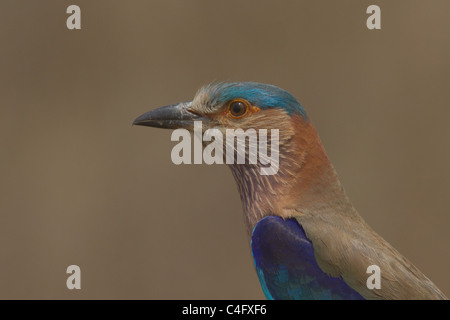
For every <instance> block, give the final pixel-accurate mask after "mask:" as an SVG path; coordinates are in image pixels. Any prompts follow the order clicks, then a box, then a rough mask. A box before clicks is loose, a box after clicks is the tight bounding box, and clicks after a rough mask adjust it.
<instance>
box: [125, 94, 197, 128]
mask: <svg viewBox="0 0 450 320" xmlns="http://www.w3.org/2000/svg"><path fill="white" fill-rule="evenodd" d="M191 107H192V101H190V102H181V103H177V104H172V105H170V106H165V107H161V108H158V109H155V110H151V111H149V112H146V113H144V114H143V115H141V116H139V117H138V118H136V120H134V122H133V125H138V126H147V127H155V128H166V129H178V128H184V129H188V130H189V129H191V130H193V128H194V121H202V120H206V119H205V118H203V117H201V116H199V115H197V114H195V113H193V112H192V111H191Z"/></svg>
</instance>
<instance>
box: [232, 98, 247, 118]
mask: <svg viewBox="0 0 450 320" xmlns="http://www.w3.org/2000/svg"><path fill="white" fill-rule="evenodd" d="M228 112H229V113H230V114H231V116H232V117H234V118H242V117H243V116H245V115H246V114H247V112H248V105H247V104H246V103H245V102H243V101H240V100H236V101H233V102H231V103H230V105H229V107H228Z"/></svg>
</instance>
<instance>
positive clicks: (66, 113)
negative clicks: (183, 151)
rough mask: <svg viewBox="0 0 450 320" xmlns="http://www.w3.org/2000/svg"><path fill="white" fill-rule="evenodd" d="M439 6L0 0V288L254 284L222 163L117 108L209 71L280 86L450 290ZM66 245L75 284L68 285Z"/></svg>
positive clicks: (177, 88)
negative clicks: (75, 16) (73, 14)
mask: <svg viewBox="0 0 450 320" xmlns="http://www.w3.org/2000/svg"><path fill="white" fill-rule="evenodd" d="M70 4H77V5H79V6H80V7H81V24H82V29H81V30H78V31H77V30H74V31H70V30H68V29H67V28H66V19H67V17H68V16H69V15H68V14H66V8H67V7H68V6H69V5H70ZM370 4H378V5H379V6H380V7H381V19H382V22H381V23H382V29H381V30H378V31H370V30H368V29H367V28H366V19H367V17H368V15H367V14H366V13H365V12H366V8H367V7H368V6H369V5H370ZM449 12H450V2H449V1H447V0H442V1H438V0H433V1H427V2H424V1H411V0H408V1H395V3H391V1H332V0H330V1H320V2H318V1H257V0H251V1H237V0H232V1H230V0H228V1H207V0H204V1H198V0H190V1H185V0H178V1H173V0H171V1H162V0H161V1H135V0H133V1H106V0H102V1H100V0H98V1H80V0H77V1H75V0H74V1H61V0H53V1H49V0H45V1H44V0H42V1H31V0H29V1H18V0H14V1H12V0H10V1H7V0H3V1H1V2H0V44H1V51H0V57H1V59H0V136H1V149H0V150H1V158H0V159H1V160H0V161H1V162H0V164H1V165H0V174H1V175H0V177H1V180H0V298H2V299H13V298H24V299H30V298H34V299H48V298H57V299H107V298H111V299H132V298H133V299H183V298H186V299H190V298H192V299H258V298H264V296H263V293H262V291H261V289H260V285H259V282H258V279H257V276H256V274H255V272H254V268H253V260H252V258H251V253H250V248H249V243H248V239H247V236H246V232H245V229H244V224H243V216H242V211H241V204H240V200H239V196H238V193H237V188H236V187H235V185H234V180H233V178H232V176H231V174H230V172H229V170H228V168H226V166H207V165H191V166H189V165H184V166H176V165H174V164H172V162H171V160H170V151H171V148H172V147H173V145H174V144H175V143H173V142H171V141H170V131H164V130H158V129H151V128H143V127H132V126H131V123H132V121H133V120H134V119H135V118H136V117H137V116H138V115H140V114H142V113H143V112H146V111H148V110H150V109H153V108H155V107H158V106H162V105H166V104H170V103H174V102H179V101H186V100H189V99H191V98H192V97H193V95H194V94H195V92H196V90H197V89H198V88H199V87H200V86H201V85H204V84H207V83H209V82H211V81H213V80H230V81H258V82H266V83H271V84H274V85H278V86H280V87H282V88H285V89H287V90H289V91H290V92H291V93H293V94H294V95H295V96H296V97H297V98H298V99H299V101H300V102H301V103H302V105H303V106H304V107H305V109H306V110H307V112H308V113H309V115H310V117H311V118H312V120H313V122H314V123H315V125H316V127H317V129H318V131H319V133H320V135H321V138H322V140H323V143H324V145H325V148H326V149H327V152H328V155H329V156H330V158H331V160H332V161H333V163H334V165H335V167H336V169H337V171H338V173H339V175H340V177H341V181H342V182H343V184H344V186H345V188H346V190H347V192H348V194H349V196H350V198H351V199H352V201H353V202H354V204H355V206H356V207H357V209H358V210H359V211H360V213H361V215H362V216H363V217H364V219H366V220H367V221H368V223H369V224H370V225H371V226H372V227H373V228H374V229H375V230H376V231H377V232H378V233H379V234H380V235H381V236H383V237H384V238H385V239H386V240H388V241H389V242H390V243H391V244H392V245H394V247H396V248H397V249H398V250H399V251H400V252H402V253H403V254H404V255H405V256H407V257H408V258H409V259H410V260H411V261H412V262H413V263H415V264H416V266H417V267H419V269H421V270H422V271H423V272H424V273H425V274H426V275H427V276H428V277H429V278H430V279H431V280H433V281H434V282H435V283H436V284H437V285H438V286H439V287H440V288H441V289H442V290H443V291H444V292H445V293H446V294H447V295H449V294H450V281H449V277H448V272H449V270H450V255H449V252H450V251H449V244H450V232H449V231H448V229H449V227H450V205H449V201H448V198H449V193H450V166H449V163H450V126H449V117H450V90H449V88H450V59H449V57H450V32H449V31H450V16H449ZM71 264H76V265H79V266H80V267H81V287H82V289H81V290H73V291H70V290H68V289H67V288H66V278H67V277H68V275H67V274H66V273H65V271H66V268H67V266H69V265H71Z"/></svg>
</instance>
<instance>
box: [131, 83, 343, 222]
mask: <svg viewBox="0 0 450 320" xmlns="http://www.w3.org/2000/svg"><path fill="white" fill-rule="evenodd" d="M196 121H201V122H202V130H203V131H206V130H208V129H218V130H220V131H221V132H222V133H223V134H224V135H225V134H226V130H227V129H242V130H244V131H245V130H248V129H255V131H258V130H260V129H266V130H267V131H268V132H270V130H272V129H278V132H279V136H278V137H277V140H278V141H277V143H278V145H279V158H280V163H279V166H280V167H279V170H278V171H277V174H275V175H273V176H262V175H260V174H259V171H258V170H255V167H258V165H253V166H252V165H248V164H243V165H239V164H232V165H230V167H231V168H232V173H233V176H234V178H235V180H236V182H237V184H238V188H239V191H240V196H241V200H242V203H243V206H244V211H245V212H246V213H247V215H246V216H247V225H248V228H249V230H251V229H252V227H253V226H254V224H255V223H256V221H257V220H258V219H260V218H261V217H263V216H264V215H267V214H277V212H278V215H280V216H283V214H282V213H281V211H283V208H282V207H283V206H286V205H288V206H290V207H293V206H296V204H293V203H292V201H297V200H298V198H299V197H298V193H305V192H306V190H307V189H308V190H312V192H313V193H315V192H317V184H315V182H314V180H317V179H316V177H318V178H319V179H321V178H323V175H322V174H321V171H324V170H322V167H324V168H325V167H326V168H327V172H328V171H330V170H329V168H330V166H331V165H329V161H328V159H327V157H326V155H325V152H324V150H323V148H322V144H321V142H320V140H319V138H318V135H317V133H316V131H315V129H314V127H313V126H312V124H311V122H310V121H309V119H308V116H307V115H306V112H305V110H304V109H303V107H302V106H301V105H300V103H299V102H298V101H297V99H296V98H295V97H294V96H292V95H291V94H290V93H288V92H287V91H285V90H283V89H281V88H279V87H276V86H273V85H269V84H262V83H255V82H236V83H222V82H221V83H213V84H210V85H207V86H205V87H203V88H201V89H200V90H199V91H198V92H197V94H196V95H195V97H194V99H193V100H192V101H189V102H182V103H177V104H173V105H169V106H166V107H161V108H157V109H154V110H151V111H149V112H147V113H144V114H142V115H141V116H139V117H138V118H137V119H136V120H135V121H134V123H133V124H135V125H140V126H149V127H158V128H168V129H179V128H183V129H187V130H190V131H193V130H194V123H195V122H196ZM267 139H268V140H269V141H268V143H269V144H271V143H272V141H271V140H270V136H269V135H268V136H267ZM308 161H309V164H310V165H309V166H307V165H306V164H307V163H308ZM331 171H332V173H331V175H333V173H334V170H331ZM328 175H329V174H328ZM319 184H320V183H319ZM293 199H295V200H293Z"/></svg>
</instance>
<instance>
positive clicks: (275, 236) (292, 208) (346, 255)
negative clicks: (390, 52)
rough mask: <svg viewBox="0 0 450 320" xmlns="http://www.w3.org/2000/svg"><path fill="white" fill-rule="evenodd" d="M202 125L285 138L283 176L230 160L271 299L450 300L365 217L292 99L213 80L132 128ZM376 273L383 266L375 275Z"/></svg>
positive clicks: (257, 86)
mask: <svg viewBox="0 0 450 320" xmlns="http://www.w3.org/2000/svg"><path fill="white" fill-rule="evenodd" d="M197 121H201V123H202V130H203V132H205V131H206V130H208V129H215V130H219V131H220V132H222V133H223V134H226V132H227V130H229V129H235V130H237V129H242V130H249V129H255V130H261V129H265V130H277V132H278V135H277V136H276V137H277V140H276V141H275V139H273V138H272V136H271V137H270V138H268V143H269V144H275V143H276V144H277V146H278V154H279V164H278V168H277V169H278V170H277V172H276V173H275V174H272V175H263V174H261V171H260V169H261V168H262V167H263V166H264V164H263V163H261V161H259V162H256V163H248V161H246V162H245V163H236V162H232V163H229V164H228V163H227V166H228V167H229V168H230V169H231V172H232V175H233V177H234V179H235V181H236V183H237V187H238V192H239V195H240V199H241V202H242V207H243V212H244V221H245V225H246V229H247V233H248V238H249V241H250V244H251V245H250V246H251V253H252V257H253V261H254V266H255V271H256V274H257V276H258V279H259V282H260V285H261V288H262V291H263V292H264V295H265V296H266V298H267V299H270V300H435V299H438V300H446V299H447V297H446V296H445V295H444V293H443V292H442V291H441V290H439V288H438V287H437V286H436V285H435V284H434V283H433V282H432V281H431V280H430V279H428V278H427V277H426V276H425V275H424V274H423V273H422V272H421V271H420V270H419V269H418V268H416V267H415V266H414V265H413V264H412V263H411V262H410V261H409V260H408V259H407V258H405V257H404V256H403V255H402V254H400V253H399V252H398V251H397V250H396V249H395V248H394V247H392V246H391V245H390V244H389V243H388V242H387V241H386V240H384V239H383V238H382V237H381V236H379V235H378V234H377V233H376V232H375V231H374V230H373V229H372V228H371V227H370V226H369V225H368V224H367V223H366V222H365V220H364V219H363V218H362V217H361V215H360V214H359V213H358V212H357V210H356V209H355V207H354V206H353V204H352V203H351V201H350V200H349V198H348V196H347V194H346V192H345V190H344V188H343V186H342V184H341V182H340V181H339V178H338V175H337V173H336V170H335V168H334V167H333V165H332V163H331V162H330V160H329V158H328V156H327V154H326V152H325V149H324V147H323V144H322V142H321V140H320V138H319V135H318V132H317V130H316V129H315V127H314V126H313V124H312V121H311V119H310V118H309V117H308V115H307V113H306V111H305V109H304V108H303V106H302V105H301V104H300V103H299V102H298V100H297V99H296V98H295V97H294V96H293V95H292V94H291V93H289V92H288V91H286V90H284V89H282V88H280V87H277V86H274V85H271V84H264V83H258V82H213V83H211V84H208V85H205V86H203V87H202V88H200V90H198V91H197V93H196V94H195V96H194V98H193V99H192V100H190V101H187V102H181V103H176V104H172V105H168V106H165V107H160V108H157V109H154V110H151V111H148V112H146V113H144V114H142V115H141V116H139V117H138V118H136V119H135V120H134V122H133V124H134V125H139V126H148V127H156V128H165V129H185V130H186V129H187V130H188V131H193V130H194V124H195V122H197ZM246 155H247V156H248V153H246ZM370 266H375V267H376V268H377V269H375V271H373V272H369V271H368V270H370V269H369V267H370ZM376 270H378V275H377V276H378V285H375V286H374V284H376V282H377V279H376V278H372V279H370V277H371V276H372V275H376ZM371 284H372V285H371Z"/></svg>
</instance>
